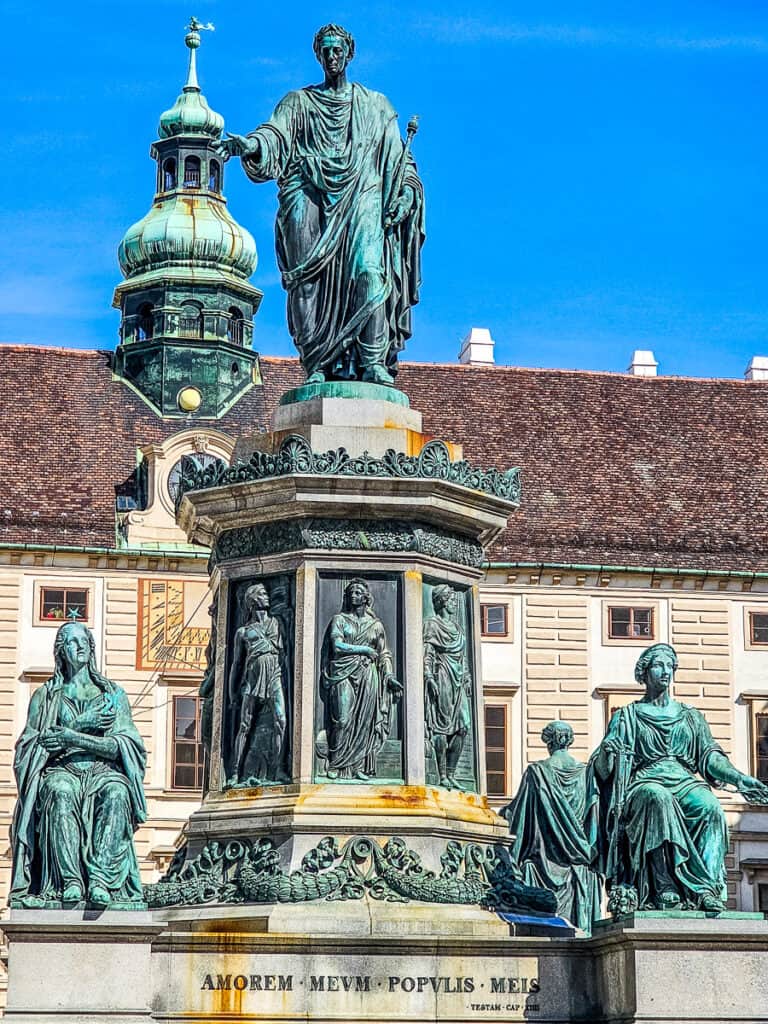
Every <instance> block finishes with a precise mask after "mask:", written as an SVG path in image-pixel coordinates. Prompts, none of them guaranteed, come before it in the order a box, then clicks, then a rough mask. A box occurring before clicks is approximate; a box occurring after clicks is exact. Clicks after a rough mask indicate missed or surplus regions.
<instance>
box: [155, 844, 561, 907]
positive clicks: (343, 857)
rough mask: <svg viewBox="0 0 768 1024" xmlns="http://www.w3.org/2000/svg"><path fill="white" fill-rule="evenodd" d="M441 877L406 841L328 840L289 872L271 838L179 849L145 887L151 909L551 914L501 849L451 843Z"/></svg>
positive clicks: (545, 897) (541, 892)
mask: <svg viewBox="0 0 768 1024" xmlns="http://www.w3.org/2000/svg"><path fill="white" fill-rule="evenodd" d="M440 863H441V869H440V871H439V873H436V872H434V871H430V870H428V869H427V868H425V867H424V865H423V863H422V861H421V858H420V857H419V855H418V854H417V853H415V852H414V851H413V850H411V849H410V848H409V847H408V844H407V843H406V841H405V840H404V839H402V838H401V837H400V836H393V837H392V838H391V839H388V840H386V841H385V842H382V841H381V840H375V839H369V838H368V837H367V836H357V837H354V838H352V839H349V840H347V842H345V843H344V844H343V845H341V846H340V845H339V842H338V840H336V839H335V838H333V837H331V836H327V837H326V838H325V839H322V840H321V841H320V843H318V845H317V846H316V847H314V849H312V850H310V852H309V853H308V854H306V856H305V857H304V858H303V860H302V864H301V868H300V869H299V870H297V871H292V872H290V873H289V872H288V871H286V870H285V868H284V867H282V865H281V854H280V851H279V850H278V849H277V848H276V846H275V844H274V842H273V840H272V839H269V838H264V839H259V840H256V841H254V842H249V841H248V840H241V841H238V840H232V841H230V842H228V843H227V844H226V845H225V844H223V843H219V842H211V843H208V844H207V845H206V846H205V847H204V848H203V850H202V851H201V852H200V853H199V854H198V855H197V856H196V857H193V858H190V859H187V851H186V848H183V847H182V849H181V850H180V851H179V853H178V854H177V856H176V857H175V858H174V862H173V864H172V865H171V867H170V868H169V870H168V873H167V874H166V876H165V878H163V879H162V880H161V881H160V882H156V883H154V884H152V885H146V886H145V887H144V893H145V897H146V900H147V903H148V904H149V906H150V907H157V908H159V907H175V906H201V905H203V904H205V903H306V902H310V901H312V900H360V899H364V898H365V897H366V896H370V897H371V898H373V899H376V900H386V901H387V902H397V903H407V902H408V901H409V900H422V901H425V902H428V903H447V904H451V903H453V904H463V905H476V906H483V907H486V908H487V909H489V910H499V911H506V912H514V911H517V912H526V911H528V912H533V913H538V914H551V913H552V912H553V911H554V910H555V897H554V896H553V894H552V893H551V892H547V891H546V890H545V889H539V888H535V887H532V886H528V885H526V884H525V883H524V882H523V881H521V880H520V876H519V872H518V871H517V869H516V868H515V865H514V864H513V863H512V861H511V860H510V857H509V853H508V851H507V849H506V848H505V847H503V846H501V845H496V846H487V845H481V844H479V843H466V844H464V843H458V842H455V841H451V842H449V843H447V845H446V847H445V849H444V852H443V853H442V855H441V857H440Z"/></svg>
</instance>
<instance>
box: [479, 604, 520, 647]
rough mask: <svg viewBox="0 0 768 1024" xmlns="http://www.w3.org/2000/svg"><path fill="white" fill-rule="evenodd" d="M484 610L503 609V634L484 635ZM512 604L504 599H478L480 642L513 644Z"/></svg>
mask: <svg viewBox="0 0 768 1024" xmlns="http://www.w3.org/2000/svg"><path fill="white" fill-rule="evenodd" d="M485 608H503V609H504V632H503V633H486V632H485V614H484V611H483V609H485ZM512 625H513V620H512V602H511V601H507V600H504V599H497V600H493V599H491V600H488V599H487V598H485V597H481V598H480V621H479V626H480V640H481V641H482V643H484V644H486V643H496V644H500V643H501V644H508V643H512V642H513V636H512Z"/></svg>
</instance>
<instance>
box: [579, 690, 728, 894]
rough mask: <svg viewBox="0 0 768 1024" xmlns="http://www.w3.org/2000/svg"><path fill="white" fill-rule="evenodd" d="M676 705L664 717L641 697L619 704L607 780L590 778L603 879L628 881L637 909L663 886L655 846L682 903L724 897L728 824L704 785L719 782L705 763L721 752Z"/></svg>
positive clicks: (702, 725)
mask: <svg viewBox="0 0 768 1024" xmlns="http://www.w3.org/2000/svg"><path fill="white" fill-rule="evenodd" d="M678 707H679V713H678V714H676V715H674V716H673V717H670V718H666V717H659V716H658V715H657V714H655V713H654V711H653V710H650V709H649V708H650V706H649V705H648V704H646V703H645V702H643V701H637V702H636V703H633V704H629V705H628V706H627V707H624V708H619V710H618V711H617V712H616V713H615V714H614V716H613V718H612V719H611V722H610V725H609V727H608V732H607V734H606V737H605V740H613V741H615V743H616V744H617V745H618V747H619V750H620V753H618V754H616V756H615V761H614V767H613V771H612V773H611V775H610V776H609V777H608V778H607V779H606V780H604V781H601V780H600V779H599V776H597V775H596V779H597V783H598V785H599V786H600V790H601V821H602V825H603V827H602V828H601V830H600V831H601V834H602V835H603V836H604V837H605V848H604V850H603V857H604V863H605V874H606V878H607V881H608V884H609V886H611V885H618V884H624V885H631V886H634V888H635V889H637V892H638V897H639V906H640V908H641V909H642V908H644V907H652V906H654V901H655V898H656V896H657V895H658V891H657V890H659V888H660V887H661V888H662V889H663V886H664V882H663V881H662V882H660V881H659V879H658V878H656V877H654V868H653V867H652V864H651V854H653V852H654V851H656V850H661V851H662V854H663V856H664V858H665V861H666V863H667V865H668V875H669V878H670V879H671V881H672V882H673V883H674V887H675V888H676V889H677V891H678V892H679V894H680V896H681V898H682V900H683V902H684V904H686V905H688V906H693V907H697V906H698V905H699V904H700V902H701V898H702V897H703V896H704V895H707V894H710V895H713V896H715V897H717V898H724V894H725V881H726V880H725V867H724V865H725V854H726V851H727V849H728V827H727V825H726V821H725V815H724V813H723V809H722V807H721V806H720V801H719V800H718V799H717V797H716V796H715V795H714V793H713V792H712V790H711V788H710V786H720V785H721V780H719V779H718V778H717V777H716V776H714V775H713V774H712V773H711V771H710V765H709V762H710V758H711V756H712V754H714V753H720V754H722V749H721V747H720V746H719V745H718V744H717V743H716V742H715V740H714V739H713V737H712V733H711V732H710V729H709V726H708V725H707V722H706V720H705V719H704V716H703V715H702V714H701V712H700V711H697V710H696V708H694V707H691V706H690V705H688V704H679V705H678ZM605 740H604V741H603V742H605ZM599 752H600V748H598V751H597V752H596V753H595V755H593V761H594V758H595V757H597V755H598V754H599ZM697 773H698V775H699V776H702V777H701V778H698V777H697ZM705 780H706V781H705Z"/></svg>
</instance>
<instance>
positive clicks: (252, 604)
mask: <svg viewBox="0 0 768 1024" xmlns="http://www.w3.org/2000/svg"><path fill="white" fill-rule="evenodd" d="M268 608H269V594H268V593H267V588H266V587H265V586H264V584H263V583H254V584H253V586H252V587H248V589H247V590H246V592H245V610H246V612H251V611H257V612H265V611H266V610H267V609H268Z"/></svg>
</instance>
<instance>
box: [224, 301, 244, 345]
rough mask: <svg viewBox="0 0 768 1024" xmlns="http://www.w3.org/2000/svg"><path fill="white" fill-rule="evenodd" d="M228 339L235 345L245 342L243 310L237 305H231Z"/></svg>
mask: <svg viewBox="0 0 768 1024" xmlns="http://www.w3.org/2000/svg"><path fill="white" fill-rule="evenodd" d="M227 341H231V342H233V343H234V344H235V345H242V343H243V311H242V309H238V308H237V306H230V308H229V320H228V321H227Z"/></svg>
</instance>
